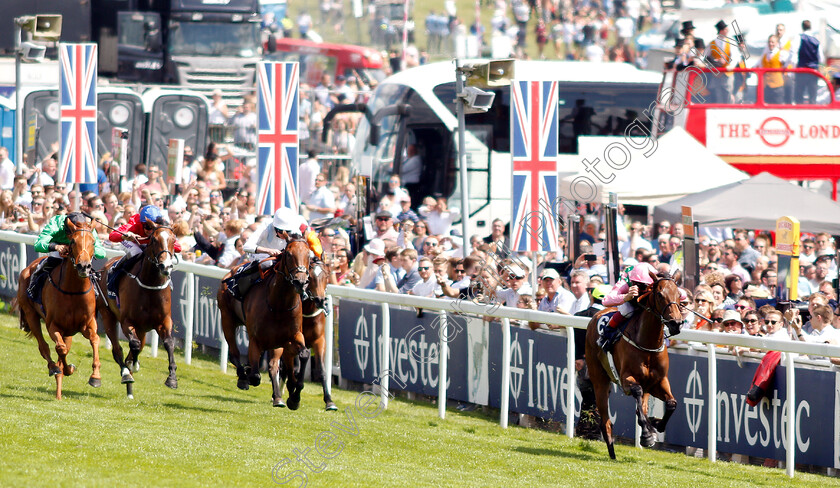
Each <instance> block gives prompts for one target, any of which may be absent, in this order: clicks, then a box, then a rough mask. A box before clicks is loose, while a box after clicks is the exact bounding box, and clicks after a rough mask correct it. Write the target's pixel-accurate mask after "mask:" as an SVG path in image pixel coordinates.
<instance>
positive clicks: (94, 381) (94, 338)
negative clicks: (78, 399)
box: [82, 315, 102, 388]
mask: <svg viewBox="0 0 840 488" xmlns="http://www.w3.org/2000/svg"><path fill="white" fill-rule="evenodd" d="M82 335H83V336H84V337H85V339H87V340H89V341H90V347H91V348H92V349H93V372H92V373H91V375H90V379H88V384H89V385H90V386H92V387H94V388H99V387H100V386H102V376H101V373H100V371H99V368H100V367H101V363H100V362H99V334H97V333H96V316H95V315H94V316H91V318H90V320H89V321H88V323H87V325H85V326H84V327H82Z"/></svg>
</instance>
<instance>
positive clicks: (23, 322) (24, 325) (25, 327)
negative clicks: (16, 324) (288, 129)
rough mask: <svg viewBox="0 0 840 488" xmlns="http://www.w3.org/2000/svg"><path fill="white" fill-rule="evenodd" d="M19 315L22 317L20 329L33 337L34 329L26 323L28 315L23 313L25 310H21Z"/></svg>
mask: <svg viewBox="0 0 840 488" xmlns="http://www.w3.org/2000/svg"><path fill="white" fill-rule="evenodd" d="M19 312H20V313H19V314H18V317H19V318H20V330H22V331H24V332H26V337H32V329H30V328H29V324H28V323H26V315H25V314H24V313H23V310H19Z"/></svg>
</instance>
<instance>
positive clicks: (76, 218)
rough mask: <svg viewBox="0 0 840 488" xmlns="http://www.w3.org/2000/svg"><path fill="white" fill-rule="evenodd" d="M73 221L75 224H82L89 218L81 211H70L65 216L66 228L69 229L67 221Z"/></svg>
mask: <svg viewBox="0 0 840 488" xmlns="http://www.w3.org/2000/svg"><path fill="white" fill-rule="evenodd" d="M68 222H73V224H74V225H80V224H84V223H85V222H87V218H86V217H85V216H84V215H83V214H82V213H81V212H70V213H69V214H67V217H65V218H64V229H65V231H66V230H67V223H68Z"/></svg>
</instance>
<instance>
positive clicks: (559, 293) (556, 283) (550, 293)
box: [539, 268, 575, 315]
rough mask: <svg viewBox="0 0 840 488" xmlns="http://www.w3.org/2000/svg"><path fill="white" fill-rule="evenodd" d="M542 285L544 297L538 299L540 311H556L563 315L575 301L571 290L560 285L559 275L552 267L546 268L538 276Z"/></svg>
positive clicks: (566, 313)
mask: <svg viewBox="0 0 840 488" xmlns="http://www.w3.org/2000/svg"><path fill="white" fill-rule="evenodd" d="M540 279H541V281H542V286H543V288H544V289H545V297H543V299H542V300H540V305H539V310H540V311H541V312H557V313H562V314H564V315H568V314H569V310H571V309H572V306H573V305H574V303H575V296H574V295H572V292H570V291H569V290H567V289H565V288H563V287H562V286H560V275H559V274H558V273H557V270H555V269H553V268H546V269H544V270H543V272H542V276H541V277H540Z"/></svg>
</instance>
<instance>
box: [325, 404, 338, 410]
mask: <svg viewBox="0 0 840 488" xmlns="http://www.w3.org/2000/svg"><path fill="white" fill-rule="evenodd" d="M336 410H338V407H336V406H335V403H333V402H327V412H334V411H336Z"/></svg>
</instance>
